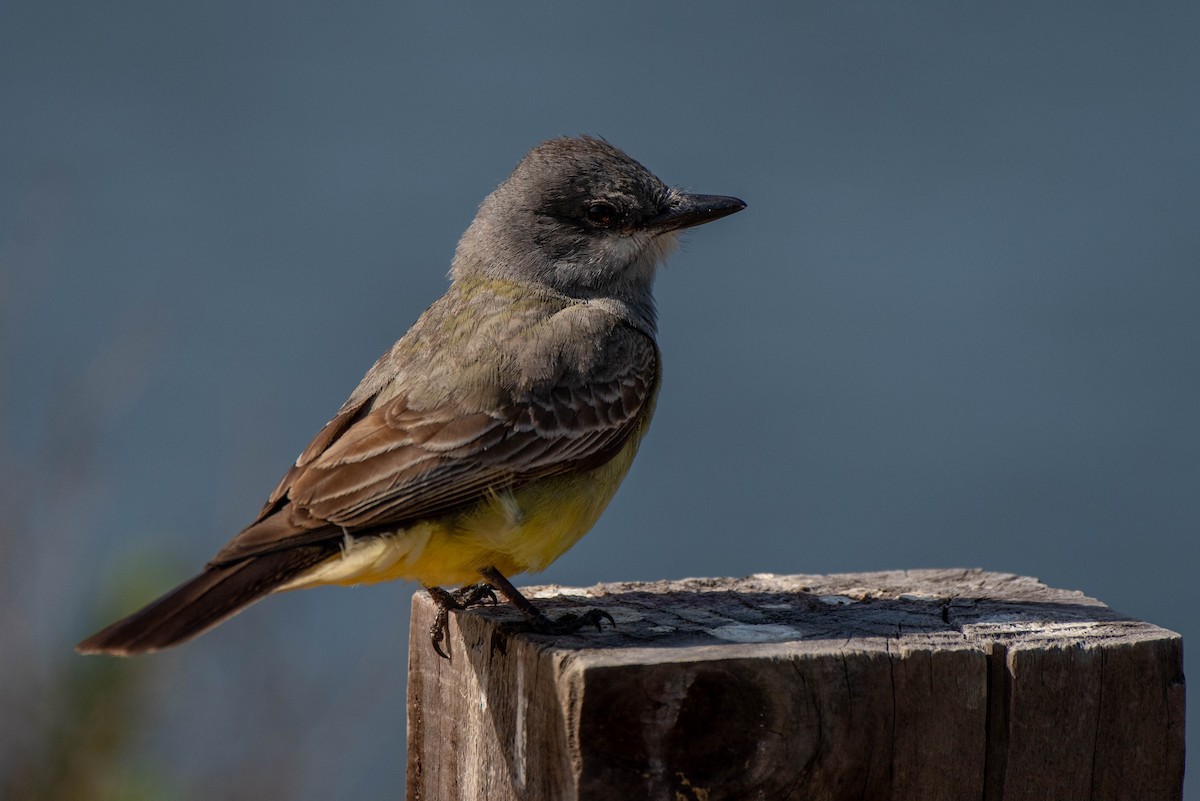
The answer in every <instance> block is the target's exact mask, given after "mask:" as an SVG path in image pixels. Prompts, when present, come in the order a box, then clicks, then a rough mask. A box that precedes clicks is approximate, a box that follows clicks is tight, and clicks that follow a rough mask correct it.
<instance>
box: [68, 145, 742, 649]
mask: <svg viewBox="0 0 1200 801" xmlns="http://www.w3.org/2000/svg"><path fill="white" fill-rule="evenodd" d="M745 205H746V204H745V203H743V202H742V201H740V200H738V199H737V198H732V197H722V196H716V195H696V194H689V193H685V192H682V191H680V190H677V189H672V188H670V187H668V186H667V185H666V184H664V183H663V182H662V181H660V180H659V179H658V178H656V177H655V176H654V175H653V174H652V173H650V172H649V171H648V170H647V169H646V168H645V167H643V166H642V165H641V164H639V163H638V162H636V161H634V160H633V159H632V158H630V157H629V156H627V155H626V154H625V153H623V152H622V151H621V150H619V149H617V148H615V147H613V146H612V145H610V144H608V143H607V142H605V141H603V140H600V139H594V138H590V137H577V138H561V139H554V140H551V141H549V142H545V143H543V144H541V145H539V146H537V147H536V148H534V149H533V150H532V151H530V152H529V154H528V155H526V156H525V158H524V159H522V160H521V162H520V163H519V164H518V165H517V167H516V169H515V170H514V171H513V173H512V175H510V176H509V177H508V179H507V180H505V181H504V182H503V183H502V184H500V186H499V187H497V188H496V190H495V191H494V192H492V193H491V195H489V196H488V197H487V198H486V199H485V200H484V201H483V204H482V205H481V206H480V207H479V212H478V214H477V215H476V217H475V220H474V221H473V222H472V223H471V225H470V227H469V228H467V231H466V233H464V234H463V237H462V239H461V240H460V241H459V243H458V248H457V250H456V251H455V255H454V262H453V266H452V268H451V270H450V278H451V284H450V288H449V289H448V290H447V291H446V294H445V295H443V296H442V297H441V298H439V299H438V300H437V301H436V302H435V303H434V304H433V305H432V306H430V307H429V308H428V309H427V310H426V311H425V313H424V314H422V315H421V317H420V319H418V320H417V322H416V323H415V324H414V325H413V326H412V328H411V329H409V331H408V333H406V334H405V335H404V336H403V337H402V338H401V339H400V341H399V342H397V343H396V344H395V345H393V346H392V348H391V349H390V350H389V351H388V352H387V353H385V354H384V355H383V357H382V358H380V359H379V361H378V362H376V363H375V366H374V367H372V368H371V370H370V371H369V372H368V373H367V374H366V376H365V377H364V378H363V380H362V382H361V383H360V384H359V385H358V387H357V388H356V389H355V390H354V392H353V393H351V395H350V398H349V400H347V401H346V403H345V404H344V405H343V406H342V408H341V409H340V410H339V411H338V413H337V415H336V416H334V418H333V419H332V420H330V421H329V423H328V424H327V425H326V426H325V427H324V428H323V429H321V431H320V433H318V434H317V436H316V437H315V438H314V439H313V441H312V442H311V443H310V444H309V446H308V447H307V448H305V449H304V452H303V453H301V454H300V457H299V458H298V459H297V460H296V463H295V464H294V465H293V466H292V467H291V469H289V470H288V471H287V473H286V474H285V475H284V477H283V480H282V481H280V482H279V486H277V487H276V488H275V491H274V492H272V493H271V496H270V498H269V499H268V500H267V502H266V505H264V506H263V508H262V511H261V512H259V514H258V517H257V518H256V519H255V520H254V522H252V523H251V524H250V525H249V526H247V527H246V528H245V529H244V530H243V531H242V532H241V533H240V534H238V535H237V536H236V537H234V538H233V539H232V540H231V541H230V542H229V543H228V544H227V545H226V546H225V547H224V548H222V549H221V550H220V552H219V553H217V555H216V556H215V557H213V559H212V561H210V562H209V563H208V564H207V565H206V566H205V568H204V570H203V572H201V573H200V575H198V576H196V577H195V578H193V579H191V580H190V581H188V582H186V583H184V584H182V585H181V586H179V587H177V588H176V589H174V590H172V591H170V592H168V593H167V594H166V595H164V596H163V597H161V598H159V599H158V600H156V601H154V602H152V603H150V604H149V605H148V606H146V607H145V608H143V609H141V610H140V611H138V612H135V613H134V614H132V615H130V616H129V617H127V618H124V619H123V620H119V621H117V622H116V623H114V624H112V625H111V626H109V627H108V628H106V629H104V630H103V631H101V632H99V633H97V634H95V635H93V636H92V637H89V638H88V639H86V640H84V641H83V642H82V643H80V644H79V645H78V646H77V648H78V650H79V651H80V652H83V653H107V654H118V655H129V654H139V653H145V652H149V651H155V650H157V649H160V648H165V647H168V646H171V645H175V644H177V643H181V642H183V641H185V640H188V639H190V638H192V637H195V636H196V635H198V634H201V633H202V632H204V631H207V630H208V629H210V628H212V627H213V626H216V625H217V624H218V623H220V622H222V621H223V620H225V619H226V618H228V617H230V616H231V615H233V614H235V613H237V612H238V611H240V610H242V609H244V608H245V607H246V606H248V605H250V604H252V603H254V602H255V601H257V600H259V599H260V598H262V597H264V596H266V595H268V594H270V593H273V592H280V591H283V590H292V589H298V588H302V587H314V586H318V585H321V584H365V583H371V582H376V581H385V580H390V579H406V580H410V581H418V582H420V583H421V584H423V585H424V586H425V587H426V588H427V589H428V590H429V592H430V593H431V594H432V596H433V598H434V600H435V602H436V603H437V604H438V606H439V609H440V610H441V611H440V613H439V615H438V622H437V624H436V625H435V626H434V629H433V631H432V632H431V637H432V640H433V645H434V648H435V649H437V650H438V652H439V653H442V649H441V647H440V642H441V640H442V638H443V636H444V627H445V624H446V614H447V611H448V610H451V609H461V608H465V607H466V606H468V605H470V604H473V603H479V602H481V601H483V600H489V599H490V600H495V593H499V594H500V595H501V596H502V597H503V598H504V599H505V600H507V601H508V602H510V603H511V604H513V606H515V607H516V608H517V609H518V610H519V611H520V612H521V613H522V614H523V615H524V616H525V618H526V619H527V620H528V621H529V625H531V626H533V627H534V628H536V629H538V630H543V631H563V632H565V631H572V630H575V629H576V628H578V627H579V626H581V625H585V624H592V625H596V626H600V624H601V621H602V620H603V619H606V618H607V619H608V620H610V622H611V618H610V617H608V616H607V615H606V614H605V613H604V612H602V611H600V610H589V611H587V612H586V613H583V614H578V615H575V614H570V615H566V616H565V617H562V618H559V619H558V620H553V621H552V620H550V619H549V618H547V617H546V616H545V615H543V614H542V613H541V612H540V611H539V610H538V609H537V608H536V607H535V606H534V605H533V604H532V603H530V602H529V601H528V600H526V599H525V598H524V597H522V596H521V594H520V593H519V592H517V590H516V589H515V588H513V586H512V584H510V583H509V581H508V580H507V578H506V576H512V575H513V574H516V573H524V572H530V571H539V570H542V569H544V568H545V567H546V566H548V565H549V564H550V563H551V562H553V561H554V560H555V559H557V558H558V557H559V556H561V555H562V554H563V553H564V552H565V551H566V550H567V549H568V548H570V547H571V546H572V545H574V544H575V543H576V542H577V541H578V540H579V538H580V537H582V536H583V535H584V534H585V533H587V531H588V530H589V529H590V528H591V527H592V525H593V524H595V522H596V520H597V519H598V518H599V517H600V514H601V513H602V512H603V511H604V508H605V507H606V506H607V505H608V502H609V500H610V499H611V498H612V497H613V494H614V493H615V492H616V490H617V487H618V486H619V485H620V483H621V480H622V479H623V478H624V477H625V474H626V472H627V471H628V470H629V466H630V464H631V463H632V461H633V457H634V454H636V453H637V449H638V445H639V443H640V442H641V441H642V437H643V436H644V435H645V433H646V430H647V427H648V426H649V424H650V417H651V415H652V414H653V413H654V401H655V397H656V395H657V394H658V389H659V382H660V378H661V375H662V370H661V356H660V353H659V350H658V346H657V345H656V343H655V307H654V297H653V294H652V285H653V282H654V275H655V271H656V269H657V268H658V266H659V265H660V264H661V263H662V262H663V260H664V259H665V258H666V257H667V255H668V254H669V253H670V252H671V249H672V247H673V246H674V245H675V242H676V239H677V235H678V234H679V232H680V231H681V230H683V229H685V228H688V227H691V226H695V225H700V224H701V223H706V222H709V221H711V220H715V219H717V218H719V217H724V216H726V215H728V214H733V213H734V212H736V211H740V210H741V209H743V208H745ZM443 585H463V586H462V588H461V589H459V590H457V591H455V592H450V591H447V590H445V589H443V588H442V587H443ZM443 655H444V654H443Z"/></svg>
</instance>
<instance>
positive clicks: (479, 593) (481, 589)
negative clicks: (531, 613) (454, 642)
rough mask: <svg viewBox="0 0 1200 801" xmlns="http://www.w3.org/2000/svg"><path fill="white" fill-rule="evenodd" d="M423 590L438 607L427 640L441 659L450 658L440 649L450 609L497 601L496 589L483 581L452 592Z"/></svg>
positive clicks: (467, 607) (484, 604)
mask: <svg viewBox="0 0 1200 801" xmlns="http://www.w3.org/2000/svg"><path fill="white" fill-rule="evenodd" d="M425 590H426V591H427V592H428V593H429V596H430V597H431V598H433V603H434V604H435V605H436V606H437V609H438V611H437V615H436V616H435V617H434V618H433V625H431V626H430V627H429V641H430V642H431V643H432V644H433V650H434V651H436V652H437V655H438V656H440V657H441V658H442V659H449V658H450V657H449V656H447V654H446V652H445V651H443V650H442V643H443V642H445V641H446V629H447V627H448V626H449V624H450V612H451V610H453V611H456V612H457V611H460V610H463V609H470V608H471V607H473V606H494V605H495V604H497V603H499V601H498V599H497V598H496V591H495V590H493V589H492V588H491V587H490V586H488V585H487V584H483V583H479V584H468V585H467V586H466V587H459V588H458V589H457V590H454V591H453V592H450V591H447V590H444V589H442V588H441V587H426V588H425Z"/></svg>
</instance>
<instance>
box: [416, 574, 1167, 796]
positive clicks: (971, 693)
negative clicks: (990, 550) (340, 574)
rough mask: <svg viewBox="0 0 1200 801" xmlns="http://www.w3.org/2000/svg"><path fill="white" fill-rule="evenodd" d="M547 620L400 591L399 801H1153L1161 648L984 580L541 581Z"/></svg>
mask: <svg viewBox="0 0 1200 801" xmlns="http://www.w3.org/2000/svg"><path fill="white" fill-rule="evenodd" d="M528 593H529V597H530V598H531V599H534V600H535V601H536V603H538V605H539V606H540V607H541V608H542V609H543V610H545V611H546V612H547V613H548V614H549V615H550V616H551V617H555V616H557V615H559V614H562V613H564V612H567V611H572V610H574V611H579V610H580V609H581V608H589V607H593V606H594V607H599V608H601V609H604V610H606V611H607V612H609V613H610V614H612V616H613V617H614V618H615V619H616V621H617V628H616V629H612V628H609V627H607V626H606V627H605V629H604V631H603V632H599V633H598V632H596V631H595V630H588V631H583V632H580V633H579V634H574V635H554V636H550V635H537V634H530V633H522V632H521V631H520V628H521V624H520V618H519V616H518V615H517V614H516V613H515V612H513V611H511V610H510V609H508V608H506V607H494V608H492V607H488V608H480V609H473V610H470V611H468V612H462V613H458V614H456V615H454V616H452V623H451V626H450V636H449V643H448V652H449V654H450V657H451V658H450V660H444V659H441V658H439V657H438V656H437V655H436V654H435V653H434V651H433V649H432V648H431V647H430V643H429V637H428V630H429V625H430V623H431V622H432V620H433V616H434V613H435V610H434V607H433V605H432V603H431V602H430V601H429V599H428V597H427V596H426V595H425V593H417V594H416V595H415V596H414V600H413V618H412V639H411V643H410V650H409V682H408V694H409V695H408V726H409V750H408V760H409V761H408V782H407V794H408V798H409V799H420V800H421V801H449V800H450V799H455V801H458V800H459V799H462V800H464V801H474V800H475V799H480V800H481V801H482V799H487V801H510V800H512V801H517V800H518V799H520V800H521V801H542V800H543V799H544V800H546V801H550V800H551V799H552V800H553V801H575V800H578V801H596V800H598V799H614V801H624V800H627V799H667V800H669V801H718V800H719V799H771V801H777V800H779V799H794V800H795V801H817V800H819V799H881V800H882V799H897V800H899V799H914V800H915V801H916V800H919V801H935V800H936V799H950V800H951V801H961V800H962V799H983V801H1000V799H1003V800H1004V801H1016V800H1018V799H1020V800H1022V801H1023V800H1024V799H1030V800H1031V801H1032V800H1033V799H1036V800H1037V801H1046V799H1056V800H1058V801H1071V800H1073V799H1096V800H1099V799H1146V800H1148V801H1155V800H1157V799H1164V800H1170V801H1176V800H1177V799H1179V798H1181V795H1182V782H1183V749H1184V739H1183V735H1184V684H1183V659H1182V641H1181V638H1180V637H1179V635H1178V634H1175V633H1174V632H1171V631H1167V630H1166V629H1162V628H1159V627H1158V626H1154V625H1152V624H1149V623H1144V622H1140V621H1137V620H1133V619H1130V618H1128V617H1125V616H1124V615H1121V614H1119V613H1117V612H1115V611H1113V610H1111V609H1109V608H1108V607H1106V606H1105V605H1104V604H1102V603H1100V602H1099V601H1097V600H1095V599H1093V598H1089V597H1087V596H1085V595H1083V594H1082V593H1080V592H1074V591H1069V590H1058V589H1052V588H1050V587H1046V586H1045V585H1043V584H1041V583H1040V582H1038V581H1037V580H1036V579H1033V578H1028V577H1023V576H1015V575H1010V574H1002V573H989V572H985V571H981V570H909V571H893V572H881V573H854V574H839V575H828V576H806V575H793V576H782V575H766V574H760V575H755V576H750V577H748V578H742V579H724V578H722V579H687V580H683V581H661V582H654V583H638V584H603V585H598V586H595V587H589V588H584V589H580V588H566V587H554V586H551V587H538V588H529V589H528Z"/></svg>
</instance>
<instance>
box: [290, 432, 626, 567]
mask: <svg viewBox="0 0 1200 801" xmlns="http://www.w3.org/2000/svg"><path fill="white" fill-rule="evenodd" d="M643 430H644V429H643ZM640 439H641V437H640V436H638V435H634V436H632V437H630V438H629V443H628V444H627V445H626V446H625V447H624V448H623V449H622V450H621V452H620V453H618V454H617V455H616V456H615V457H614V458H613V459H611V460H609V461H608V462H607V463H605V464H604V465H601V466H600V467H598V468H596V469H594V470H590V471H588V472H585V473H577V474H573V475H569V476H557V477H553V478H546V479H542V480H541V481H537V482H534V483H533V484H529V485H526V486H524V487H521V488H519V489H517V490H515V491H512V492H503V493H496V494H493V495H492V496H491V497H489V498H488V499H487V500H485V501H482V502H481V503H479V504H477V505H476V506H474V507H472V508H471V509H468V510H466V511H464V512H460V513H458V514H456V515H451V516H446V517H440V518H433V519H431V520H428V521H423V522H421V523H418V524H416V525H413V526H410V527H409V528H406V529H402V530H400V531H397V532H395V533H393V534H387V535H384V536H381V537H375V536H373V537H364V538H362V539H349V538H348V539H347V543H346V546H345V547H343V549H342V553H341V554H340V555H339V556H335V557H333V558H331V559H329V560H327V561H325V562H322V563H321V564H319V565H317V566H316V567H314V568H313V569H312V570H310V571H308V572H307V573H305V574H304V575H303V576H300V577H299V578H297V579H295V580H293V581H291V582H289V583H288V584H286V585H284V586H283V587H280V588H279V589H280V590H292V589H299V588H301V587H314V586H318V585H321V584H372V583H375V582H377V581H390V580H393V579H405V580H408V581H419V582H421V583H422V584H425V585H427V586H431V585H440V584H448V585H449V584H474V583H475V582H477V581H479V580H480V577H479V569H480V568H483V567H489V566H490V567H495V568H496V569H497V570H499V571H500V572H501V573H503V574H504V575H506V576H511V575H514V574H516V573H526V572H536V571H539V570H544V569H545V568H546V567H547V566H549V564H550V563H551V562H553V561H554V560H555V559H557V558H558V557H560V556H562V555H563V554H564V553H565V552H566V551H567V550H568V549H569V548H570V547H571V546H572V545H574V544H575V543H576V542H578V541H579V538H580V537H582V536H583V535H584V534H586V533H587V532H588V531H589V530H590V529H591V527H592V526H593V525H595V523H596V521H597V520H598V519H599V518H600V515H601V514H602V513H603V512H604V509H605V507H606V506H608V502H609V501H610V500H612V497H613V495H615V494H616V491H617V487H619V486H620V485H621V481H622V479H624V478H625V474H626V473H627V472H629V466H630V465H631V464H632V463H633V457H634V455H635V454H636V453H637V448H638V441H639V440H640Z"/></svg>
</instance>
